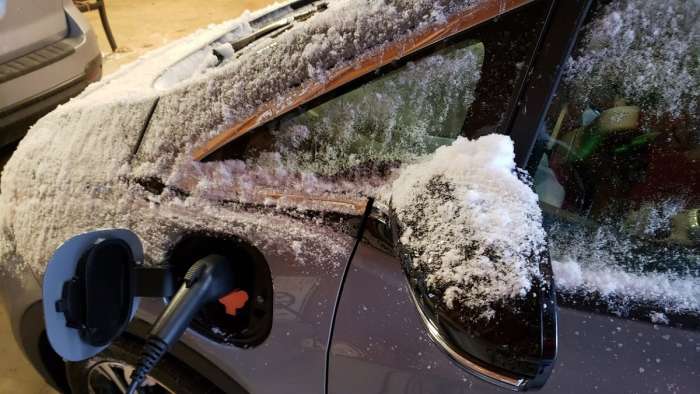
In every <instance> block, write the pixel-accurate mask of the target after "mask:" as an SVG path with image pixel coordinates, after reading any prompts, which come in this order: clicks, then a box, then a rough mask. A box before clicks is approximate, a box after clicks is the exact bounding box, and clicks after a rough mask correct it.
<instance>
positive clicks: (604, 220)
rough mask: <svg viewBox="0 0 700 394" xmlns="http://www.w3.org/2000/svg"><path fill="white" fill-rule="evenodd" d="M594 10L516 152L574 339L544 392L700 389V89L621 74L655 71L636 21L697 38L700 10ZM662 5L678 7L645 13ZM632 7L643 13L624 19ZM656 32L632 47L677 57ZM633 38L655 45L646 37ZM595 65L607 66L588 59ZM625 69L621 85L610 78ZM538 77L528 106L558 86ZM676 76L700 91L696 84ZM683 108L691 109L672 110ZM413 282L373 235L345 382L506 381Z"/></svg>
mask: <svg viewBox="0 0 700 394" xmlns="http://www.w3.org/2000/svg"><path fill="white" fill-rule="evenodd" d="M630 7H631V8H630ZM683 7H690V9H687V8H686V9H684V8H683ZM593 10H594V13H593V14H592V16H591V20H590V21H589V22H588V24H587V26H586V30H584V31H585V32H586V35H584V37H583V38H582V40H581V41H580V43H579V46H578V47H577V48H576V52H575V53H576V57H575V58H574V62H573V63H570V64H569V66H568V68H567V71H566V74H565V76H564V77H565V79H564V82H563V84H562V85H561V87H560V88H559V89H558V90H557V91H556V98H555V101H554V103H553V105H552V106H551V109H549V112H548V116H547V117H546V120H545V122H544V123H540V121H541V119H542V116H543V115H544V113H540V114H538V113H537V112H536V111H532V112H530V113H529V114H525V111H521V112H520V113H519V115H516V119H515V121H514V122H513V124H514V126H513V128H512V129H511V135H512V136H513V137H514V140H515V141H516V160H518V162H519V163H520V165H521V166H523V167H527V168H529V169H530V172H531V174H532V175H533V176H534V187H535V190H537V192H538V194H539V198H540V202H541V206H542V209H543V211H544V213H545V225H546V228H547V230H548V233H549V237H550V243H551V244H550V250H551V253H552V259H553V266H554V274H555V276H554V280H555V282H556V284H557V291H558V294H559V303H560V314H559V353H558V357H557V361H556V364H555V367H554V370H553V372H552V376H551V378H550V380H549V382H548V383H547V384H546V385H545V386H544V388H543V389H542V391H543V392H567V393H569V392H571V393H574V392H580V393H584V392H585V393H590V392H610V393H617V392H693V390H695V388H696V387H698V384H699V383H698V382H699V377H698V375H697V371H696V370H695V366H696V365H697V364H698V361H699V360H698V359H699V353H698V351H699V348H698V347H697V341H698V340H699V338H698V332H697V327H698V324H697V322H698V320H697V318H698V314H697V302H698V293H697V289H698V274H697V262H698V254H697V253H698V246H697V233H696V232H697V230H696V229H697V226H696V225H695V223H696V220H697V219H696V218H697V209H696V208H695V207H696V205H697V198H698V184H697V180H698V179H700V177H698V176H697V170H698V169H697V168H696V167H697V161H696V160H695V153H696V150H697V139H696V138H697V134H694V133H696V132H697V123H693V122H695V121H696V119H693V118H692V115H691V114H690V113H689V111H688V108H692V103H693V101H692V100H693V99H692V98H691V99H690V101H684V100H689V98H688V96H690V97H696V96H693V95H692V94H690V95H683V94H679V95H677V96H673V95H668V96H666V97H670V98H672V99H675V100H673V101H667V102H666V103H665V104H666V105H667V106H666V107H664V106H663V105H661V106H660V104H659V103H658V101H652V103H654V104H650V103H649V101H646V102H645V100H643V99H641V100H640V96H637V95H635V94H631V93H629V92H630V91H631V92H633V93H638V92H635V91H634V90H632V89H629V88H630V87H631V86H625V85H624V84H623V85H622V86H620V84H622V83H628V84H631V83H634V81H635V80H636V79H637V78H643V77H650V78H653V76H650V75H649V74H641V73H640V74H625V73H623V72H622V71H621V70H622V69H624V70H627V69H626V68H625V66H629V63H630V59H629V57H630V55H633V54H635V53H634V51H633V50H629V45H630V44H631V43H629V42H628V43H627V44H626V45H625V44H624V42H625V41H624V40H625V38H624V37H623V36H625V35H626V37H628V38H627V40H628V41H629V40H630V38H629V37H634V36H635V35H637V36H640V35H645V34H646V35H650V36H654V34H655V31H656V34H659V37H664V39H669V36H670V37H671V38H670V39H675V40H679V41H680V42H682V43H683V42H684V43H686V44H687V43H688V40H690V39H691V37H693V32H692V27H691V26H692V24H689V23H688V21H689V20H691V19H692V17H691V16H687V19H684V18H682V17H679V16H678V15H682V14H683V13H685V15H696V12H697V11H695V13H693V11H694V10H695V8H693V7H692V6H689V5H687V4H686V5H681V3H674V4H672V6H671V8H668V9H666V8H663V9H661V8H659V7H658V6H654V5H651V4H648V3H643V4H642V3H641V2H636V3H635V2H629V1H627V2H612V4H609V5H605V4H597V5H595V6H594V8H593ZM625 12H627V13H629V14H630V15H625ZM652 14H656V15H659V14H661V15H665V19H662V20H661V21H660V22H659V23H658V24H656V25H649V24H644V23H643V21H644V18H650V15H652ZM625 18H629V19H631V22H621V20H625ZM646 20H647V21H648V20H651V19H646ZM683 22H685V25H684V23H683ZM625 23H628V25H625ZM611 26H612V27H611ZM661 26H666V27H667V28H666V30H664V28H663V27H661ZM668 26H672V27H668ZM560 27H561V26H560ZM624 27H626V28H628V29H630V30H625V29H624ZM684 28H685V29H690V30H691V31H685V32H684V31H683V29H684ZM596 29H597V30H596ZM658 29H661V32H659V30H658ZM670 29H673V31H671V32H669V30H670ZM553 30H556V29H553ZM629 31H631V32H632V33H629ZM673 33H676V34H675V35H674V34H673ZM684 33H685V34H684ZM666 34H667V35H666ZM591 36H592V38H591ZM544 39H545V45H544V47H543V48H544V49H543V50H542V51H541V52H539V59H536V60H535V62H534V63H535V65H534V67H533V70H534V71H535V73H539V72H542V75H545V76H550V77H551V76H554V75H556V73H550V74H547V72H545V71H544V70H546V69H547V68H548V67H551V66H554V67H555V68H558V65H557V64H552V62H551V57H548V56H543V55H547V54H548V53H550V54H551V53H552V52H551V48H554V47H556V46H557V45H556V44H557V40H556V39H552V38H551V37H549V38H548V37H547V35H546V34H545V37H544ZM616 39H618V41H619V42H621V43H622V44H618V46H617V47H615V48H614V49H615V50H617V52H615V51H611V52H607V47H606V46H605V45H607V44H608V43H609V42H615V40H616ZM659 40H660V39H659ZM601 41H603V42H601ZM561 44H562V43H561V42H560V45H561ZM651 44H656V45H657V47H656V48H655V51H656V52H653V54H652V55H650V56H651V57H649V58H646V59H645V58H643V57H642V58H641V59H640V58H637V59H632V60H636V61H637V62H638V63H637V64H636V65H637V66H641V64H640V62H643V61H645V60H646V61H647V62H649V61H654V62H657V61H658V62H661V63H662V64H660V65H659V66H660V67H661V68H664V67H668V66H669V65H668V64H664V63H663V61H661V60H658V59H669V58H670V56H668V55H669V54H668V53H664V52H663V50H664V48H666V50H668V47H664V46H663V45H659V44H660V42H659V41H658V40H657V41H656V42H654V41H653V40H651ZM659 47H660V48H661V49H659ZM682 47H683V48H686V47H687V46H682ZM548 48H549V49H550V50H548ZM603 48H605V49H603ZM633 48H634V47H633ZM634 49H636V50H639V51H641V50H642V49H641V48H640V45H639V43H637V47H636V48H634ZM586 50H588V51H593V52H592V53H587V52H586ZM692 51H693V49H692V46H691V49H690V52H689V55H688V57H686V58H685V60H687V59H688V58H690V59H692V57H690V56H692V55H690V54H692V53H693V52H692ZM636 55H637V56H640V53H636ZM664 55H666V56H664ZM654 56H656V57H654ZM683 60H684V59H683V55H681V59H680V61H679V60H678V59H677V57H676V58H674V59H673V60H667V61H674V62H675V61H678V62H679V64H680V65H684V63H683ZM674 65H675V64H674ZM577 66H578V67H577ZM586 67H590V68H586ZM615 67H617V68H615ZM591 69H592V70H593V71H594V73H592V74H591V73H586V72H584V71H585V70H591ZM644 69H645V68H644V67H639V68H637V70H644ZM647 70H653V69H649V68H647ZM679 71H684V70H683V67H680V70H679ZM648 72H651V71H648ZM596 73H597V74H596ZM605 73H607V74H608V75H603V74H605ZM625 78H626V79H625ZM543 79H546V78H543ZM553 79H554V80H556V77H554V78H553ZM611 79H612V82H615V84H612V85H606V83H609V82H611ZM603 81H604V83H602V82H603ZM652 81H653V79H651V80H648V79H647V80H645V82H647V83H648V85H649V86H650V88H649V89H648V90H646V91H644V90H643V93H646V94H648V95H652V94H654V93H657V94H658V92H655V91H653V89H663V88H662V87H660V84H658V83H654V82H652ZM538 83H539V82H538V81H537V79H535V80H530V81H528V86H527V87H526V88H525V89H526V93H525V97H526V100H528V102H529V103H530V104H531V107H528V108H537V105H538V103H540V104H541V106H540V107H539V108H541V110H542V111H547V110H548V108H549V97H547V96H548V95H553V94H554V93H555V91H550V93H544V94H543V93H542V92H543V91H544V92H546V91H547V90H546V89H538V87H540V88H541V87H542V85H539V86H538ZM555 86H556V83H554V84H550V85H549V87H555ZM611 86H612V88H611ZM615 88H617V89H620V90H617V91H615V90H614V89H615ZM626 88H628V89H626ZM674 88H675V89H677V90H679V91H680V93H685V94H687V93H688V90H685V91H684V90H683V89H688V88H687V87H685V88H684V87H683V86H682V85H675V86H674ZM608 89H610V90H612V92H611V91H610V90H608ZM623 89H626V91H625V90H623ZM582 91H583V92H584V95H583V97H581V96H580V94H581V92H582ZM668 91H669V90H666V92H668ZM623 93H627V95H626V97H625V95H623ZM616 95H620V97H619V98H616V97H615V96H616ZM550 97H551V96H550ZM611 97H612V98H611ZM647 98H648V96H647ZM695 100H697V99H696V98H695ZM581 102H583V103H584V104H581ZM591 102H593V103H595V104H594V105H591V104H590V103H591ZM661 103H662V104H663V103H664V102H663V101H662V102H661ZM688 103H690V104H688ZM669 104H671V105H670V106H669ZM645 105H646V106H645ZM600 106H603V107H600ZM684 106H685V107H684ZM669 107H671V108H672V109H677V108H680V111H679V112H676V114H675V115H672V114H669V112H673V111H671V110H670V109H669ZM644 111H646V112H644ZM533 112H534V113H533ZM645 122H646V123H645ZM524 125H530V126H531V127H523V126H524ZM518 126H520V128H519V127H518ZM540 126H541V127H540ZM528 136H529V137H528ZM522 137H525V138H522ZM533 145H534V150H533ZM368 230H371V228H368ZM371 233H372V231H370V234H371ZM375 233H379V234H381V231H375ZM366 237H367V236H366ZM379 238H381V237H379ZM371 239H372V238H371V237H370V238H367V241H370V240H371ZM375 244H376V242H375ZM388 249H389V250H390V247H389V248H388ZM409 293H410V285H409V283H408V282H407V281H406V278H405V275H404V274H403V272H401V270H400V268H398V262H397V261H396V260H395V259H394V258H392V257H390V254H389V253H386V252H382V251H381V250H380V248H377V247H375V246H370V245H369V242H368V244H367V245H363V246H361V247H360V248H359V250H358V253H357V255H356V257H355V258H354V259H353V261H352V267H351V269H350V271H349V273H348V277H347V278H346V290H345V292H344V296H343V298H342V300H341V303H340V308H339V311H338V316H337V319H338V322H337V329H336V332H335V333H334V342H333V347H332V354H331V366H332V368H331V373H330V385H331V388H332V389H331V391H332V392H352V391H353V390H361V391H363V392H466V391H476V392H493V391H500V389H499V388H497V387H495V386H494V385H489V384H488V383H485V382H483V381H480V380H475V379H473V378H472V377H471V376H470V375H468V374H465V373H464V368H462V367H463V366H460V365H459V360H455V359H450V358H449V357H446V356H445V355H444V354H443V353H442V352H441V349H440V348H441V347H443V346H442V345H443V344H440V343H439V342H438V341H436V340H435V338H434V336H432V335H431V333H430V329H429V327H426V326H425V325H424V322H423V321H421V320H422V319H421V317H422V316H420V314H419V313H416V312H415V309H416V308H415V305H414V299H412V297H410V296H409V295H408V294H409ZM358 388H359V389H358Z"/></svg>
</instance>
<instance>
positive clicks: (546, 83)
mask: <svg viewBox="0 0 700 394" xmlns="http://www.w3.org/2000/svg"><path fill="white" fill-rule="evenodd" d="M562 4H563V3H558V2H553V3H552V2H537V3H534V4H531V5H530V6H529V8H523V9H520V10H517V11H514V12H512V13H510V14H507V15H505V16H501V17H500V18H498V19H497V20H494V21H491V22H489V23H486V24H484V25H481V26H479V27H478V28H476V29H473V30H472V31H468V32H465V33H464V34H465V36H467V37H472V38H475V39H477V40H479V42H480V43H481V44H482V45H483V46H484V48H485V53H486V54H487V55H486V57H485V60H484V62H483V64H481V66H480V71H481V74H480V79H479V80H478V82H477V84H476V86H475V87H474V88H473V89H474V90H473V92H474V95H475V100H474V101H473V102H472V103H471V107H470V108H469V112H468V115H467V116H464V117H463V118H461V120H462V127H461V132H460V133H461V134H462V135H463V136H467V137H470V138H477V137H480V136H483V135H486V134H490V133H509V134H511V135H512V136H513V140H514V141H515V151H516V152H515V153H516V158H518V155H519V154H520V152H521V151H523V150H527V147H528V146H529V145H530V144H531V141H532V140H533V139H534V135H530V134H528V133H527V132H528V131H529V130H531V129H532V123H533V122H535V123H536V122H538V119H541V116H538V115H537V114H538V111H541V110H542V108H543V107H544V108H546V105H547V100H546V96H545V95H542V94H541V92H542V91H549V90H551V89H553V88H554V87H555V86H556V82H557V80H558V70H559V67H558V62H561V61H563V60H564V59H565V58H566V57H567V56H568V50H569V49H570V43H571V42H572V40H573V39H574V37H575V34H576V32H577V30H578V25H579V23H580V22H581V21H582V19H583V17H584V16H585V14H586V10H587V6H588V3H587V2H569V3H566V4H563V5H562ZM552 36H555V37H556V39H553V38H552ZM435 55H437V54H435ZM545 58H546V59H548V60H549V64H548V63H547V62H543V61H541V59H545ZM552 59H558V60H555V61H554V62H553V64H552ZM419 63H420V60H418V61H416V64H419ZM543 64H544V65H548V67H542V65H543ZM421 75H422V78H423V80H424V81H426V85H428V86H432V89H435V90H436V94H441V93H440V92H439V91H437V90H438V88H437V86H439V84H437V83H436V82H437V81H435V80H432V79H431V77H430V76H431V74H430V73H429V72H425V73H423V74H421ZM453 88H455V89H459V85H455V86H453ZM428 89H431V88H430V87H429V88H428ZM385 92H386V90H385ZM443 105H445V106H447V107H448V108H449V106H450V105H456V106H459V103H457V102H447V103H444V104H443ZM419 112H420V113H421V114H423V115H424V116H425V117H426V118H427V121H429V122H433V123H434V125H433V127H434V128H437V129H441V126H442V127H449V126H445V125H444V123H442V122H441V120H440V118H439V117H435V118H430V116H431V113H430V111H419ZM535 129H536V128H535ZM520 165H521V166H522V164H520ZM374 219H375V220H370V221H368V226H367V227H366V228H365V235H364V238H363V239H364V241H365V242H363V243H362V244H361V245H360V246H359V248H358V251H357V254H356V255H355V257H354V258H353V260H352V262H351V266H350V269H349V271H348V274H347V277H346V283H345V289H344V291H343V296H342V298H341V300H340V304H339V307H338V311H337V312H336V313H337V315H336V319H337V321H336V325H335V331H334V333H333V343H332V346H331V354H330V357H329V364H330V369H329V376H328V379H329V382H328V384H329V392H333V393H343V392H348V393H349V392H367V393H405V392H416V393H460V392H470V391H474V392H506V391H510V390H526V389H534V388H538V387H541V385H542V384H544V382H545V381H546V380H547V378H548V376H549V364H548V363H549V362H551V360H552V359H553V357H554V351H555V348H556V334H555V333H554V334H553V335H548V331H547V330H548V328H551V329H552V330H553V332H555V331H556V323H553V322H552V321H551V320H547V317H546V314H547V307H548V304H546V303H543V307H542V308H543V309H541V310H540V314H537V315H529V318H531V319H532V321H531V322H523V321H522V319H520V320H519V321H517V322H515V321H509V315H508V313H509V312H508V311H504V314H503V315H499V316H498V317H497V318H495V319H494V320H495V321H498V322H499V323H494V324H491V323H484V322H480V323H475V324H474V325H471V326H470V325H466V326H464V327H463V328H464V330H463V331H460V329H454V326H453V327H452V328H448V327H447V326H448V325H449V324H448V323H447V324H446V323H445V322H449V321H450V320H451V318H450V317H449V316H447V314H446V313H443V311H442V310H440V309H439V308H437V309H435V310H437V312H435V310H433V309H431V308H430V307H426V305H429V304H430V301H429V300H428V301H426V295H425V294H423V293H422V290H421V289H420V287H416V285H415V283H416V282H415V279H414V278H413V277H411V275H410V274H409V278H407V275H406V273H405V270H404V268H402V263H401V262H400V261H399V259H398V258H397V257H396V256H395V252H394V246H393V245H394V242H393V239H392V234H391V232H392V231H391V230H388V229H387V226H388V223H387V218H383V217H380V216H377V217H375V218H374ZM389 220H390V219H389ZM475 231H479V230H478V229H475ZM503 231H504V232H507V231H508V229H507V228H504V229H503ZM403 267H406V266H405V265H404V266H403ZM430 297H431V295H430V294H429V293H428V294H427V298H430ZM549 306H550V307H551V306H553V305H549ZM515 309H517V307H515V306H514V305H513V310H515ZM552 309H553V308H552ZM499 313H500V312H499ZM506 322H508V323H506ZM523 323H524V324H523ZM528 323H532V325H530V324H528ZM549 323H552V324H553V326H548V324H549ZM479 325H483V329H481V328H480V326H479ZM499 325H500V327H499ZM506 327H507V328H506ZM533 328H534V330H535V331H537V332H538V333H540V334H541V336H538V335H535V336H534V337H535V338H537V339H533V342H529V343H531V344H532V345H533V347H527V346H521V347H519V346H518V345H516V343H518V340H522V341H523V342H522V343H525V342H528V340H529V339H532V338H527V339H526V337H527V335H524V334H523V332H525V331H529V330H532V329H533ZM538 330H540V331H538ZM489 334H493V336H492V337H491V338H490V339H491V341H490V342H489V341H488V340H487V341H485V342H486V343H484V341H482V342H479V340H480V339H483V338H485V337H488V336H489ZM521 335H522V336H521ZM516 338H517V339H516ZM534 342H537V343H536V344H535V343H534ZM533 349H534V350H533ZM529 352H531V353H529ZM522 359H527V360H528V361H531V362H535V363H537V365H538V367H537V372H536V373H533V375H530V376H529V377H527V378H523V377H522V375H517V374H514V373H513V369H510V370H508V368H513V366H514V365H517V364H518V360H522ZM545 387H546V386H545Z"/></svg>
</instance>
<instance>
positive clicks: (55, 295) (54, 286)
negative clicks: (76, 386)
mask: <svg viewBox="0 0 700 394" xmlns="http://www.w3.org/2000/svg"><path fill="white" fill-rule="evenodd" d="M142 261H143V248H142V246H141V242H140V240H139V238H138V236H136V234H134V233H133V232H131V231H129V230H125V229H110V230H98V231H93V232H89V233H84V234H80V235H77V236H75V237H73V238H71V239H69V240H67V241H66V242H64V243H63V244H62V245H61V246H60V247H59V248H58V249H57V250H56V252H55V253H54V255H53V256H52V258H51V260H50V261H49V264H48V266H47V268H46V271H45V273H44V282H43V301H42V302H43V308H44V320H45V323H46V333H47V336H48V338H49V342H50V343H51V345H52V347H53V348H54V350H55V351H56V353H58V354H59V355H60V356H61V357H63V358H64V359H66V360H69V361H81V360H85V359H87V358H89V357H92V356H94V355H95V354H97V353H99V352H101V351H102V350H103V349H105V348H106V347H107V346H109V344H110V343H111V342H112V341H113V340H114V339H115V338H116V337H118V336H119V335H120V334H121V333H122V332H123V331H124V329H125V328H126V326H127V324H128V323H129V322H130V321H131V319H132V318H133V316H134V313H135V312H136V309H137V307H138V302H139V297H136V292H135V289H136V286H137V283H135V282H137V278H136V276H137V274H135V272H137V268H138V267H139V265H140V264H141V262H142Z"/></svg>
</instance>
